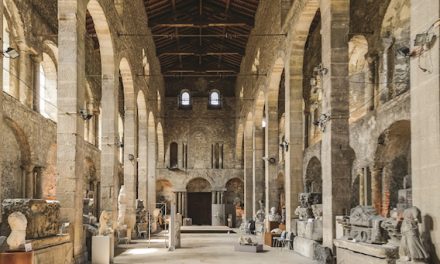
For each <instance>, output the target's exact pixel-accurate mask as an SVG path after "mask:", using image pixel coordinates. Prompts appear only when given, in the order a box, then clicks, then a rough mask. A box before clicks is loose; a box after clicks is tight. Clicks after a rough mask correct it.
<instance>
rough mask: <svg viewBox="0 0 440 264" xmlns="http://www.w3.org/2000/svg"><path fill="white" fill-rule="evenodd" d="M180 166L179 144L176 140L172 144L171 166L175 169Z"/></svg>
mask: <svg viewBox="0 0 440 264" xmlns="http://www.w3.org/2000/svg"><path fill="white" fill-rule="evenodd" d="M177 166H178V146H177V143H176V142H171V144H170V168H171V169H174V168H177Z"/></svg>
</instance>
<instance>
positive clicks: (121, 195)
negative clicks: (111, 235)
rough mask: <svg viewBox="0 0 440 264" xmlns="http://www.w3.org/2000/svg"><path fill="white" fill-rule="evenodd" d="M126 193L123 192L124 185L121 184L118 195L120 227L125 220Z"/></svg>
mask: <svg viewBox="0 0 440 264" xmlns="http://www.w3.org/2000/svg"><path fill="white" fill-rule="evenodd" d="M126 197H127V195H126V193H125V186H124V185H122V186H121V189H120V190H119V196H118V209H119V210H118V226H119V227H121V226H123V225H124V222H125V211H126V210H127V198H126Z"/></svg>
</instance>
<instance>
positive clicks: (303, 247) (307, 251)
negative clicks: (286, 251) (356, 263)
mask: <svg viewBox="0 0 440 264" xmlns="http://www.w3.org/2000/svg"><path fill="white" fill-rule="evenodd" d="M320 246H321V244H319V243H318V242H316V241H315V240H311V239H307V238H303V237H299V236H297V237H295V239H294V240H293V249H294V251H295V252H296V253H298V254H300V255H303V256H304V257H307V258H311V259H316V258H317V257H318V256H317V255H316V254H315V248H318V247H320ZM347 263H351V262H347Z"/></svg>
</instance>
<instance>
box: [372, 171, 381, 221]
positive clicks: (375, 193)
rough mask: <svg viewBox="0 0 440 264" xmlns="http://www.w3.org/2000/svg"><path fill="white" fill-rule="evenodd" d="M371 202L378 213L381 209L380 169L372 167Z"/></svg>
mask: <svg viewBox="0 0 440 264" xmlns="http://www.w3.org/2000/svg"><path fill="white" fill-rule="evenodd" d="M371 202H372V204H373V207H374V208H376V211H377V213H380V210H381V207H382V168H379V167H376V166H373V169H372V172H371Z"/></svg>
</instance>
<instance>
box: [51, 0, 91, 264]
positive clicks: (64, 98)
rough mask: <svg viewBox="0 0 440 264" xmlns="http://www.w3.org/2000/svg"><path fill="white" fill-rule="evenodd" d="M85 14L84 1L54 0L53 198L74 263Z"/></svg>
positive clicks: (78, 251)
mask: <svg viewBox="0 0 440 264" xmlns="http://www.w3.org/2000/svg"><path fill="white" fill-rule="evenodd" d="M85 16H86V6H85V3H84V1H73V0H72V1H59V2H58V25H59V30H58V45H59V61H58V95H57V98H58V109H59V110H58V124H57V142H58V145H57V171H58V177H57V199H58V200H59V201H60V203H61V218H62V220H63V221H69V222H70V235H71V239H72V241H73V256H74V258H75V261H76V262H77V263H81V262H82V261H84V259H83V256H84V255H83V254H84V245H83V241H84V240H83V220H82V217H83V216H82V213H83V178H84V164H83V163H84V148H83V144H84V140H83V138H84V120H82V118H81V116H80V115H79V114H78V112H79V109H80V108H81V107H82V106H83V105H84V87H85V54H84V43H85V39H84V38H85V27H86V26H85ZM75 261H74V262H75Z"/></svg>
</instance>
